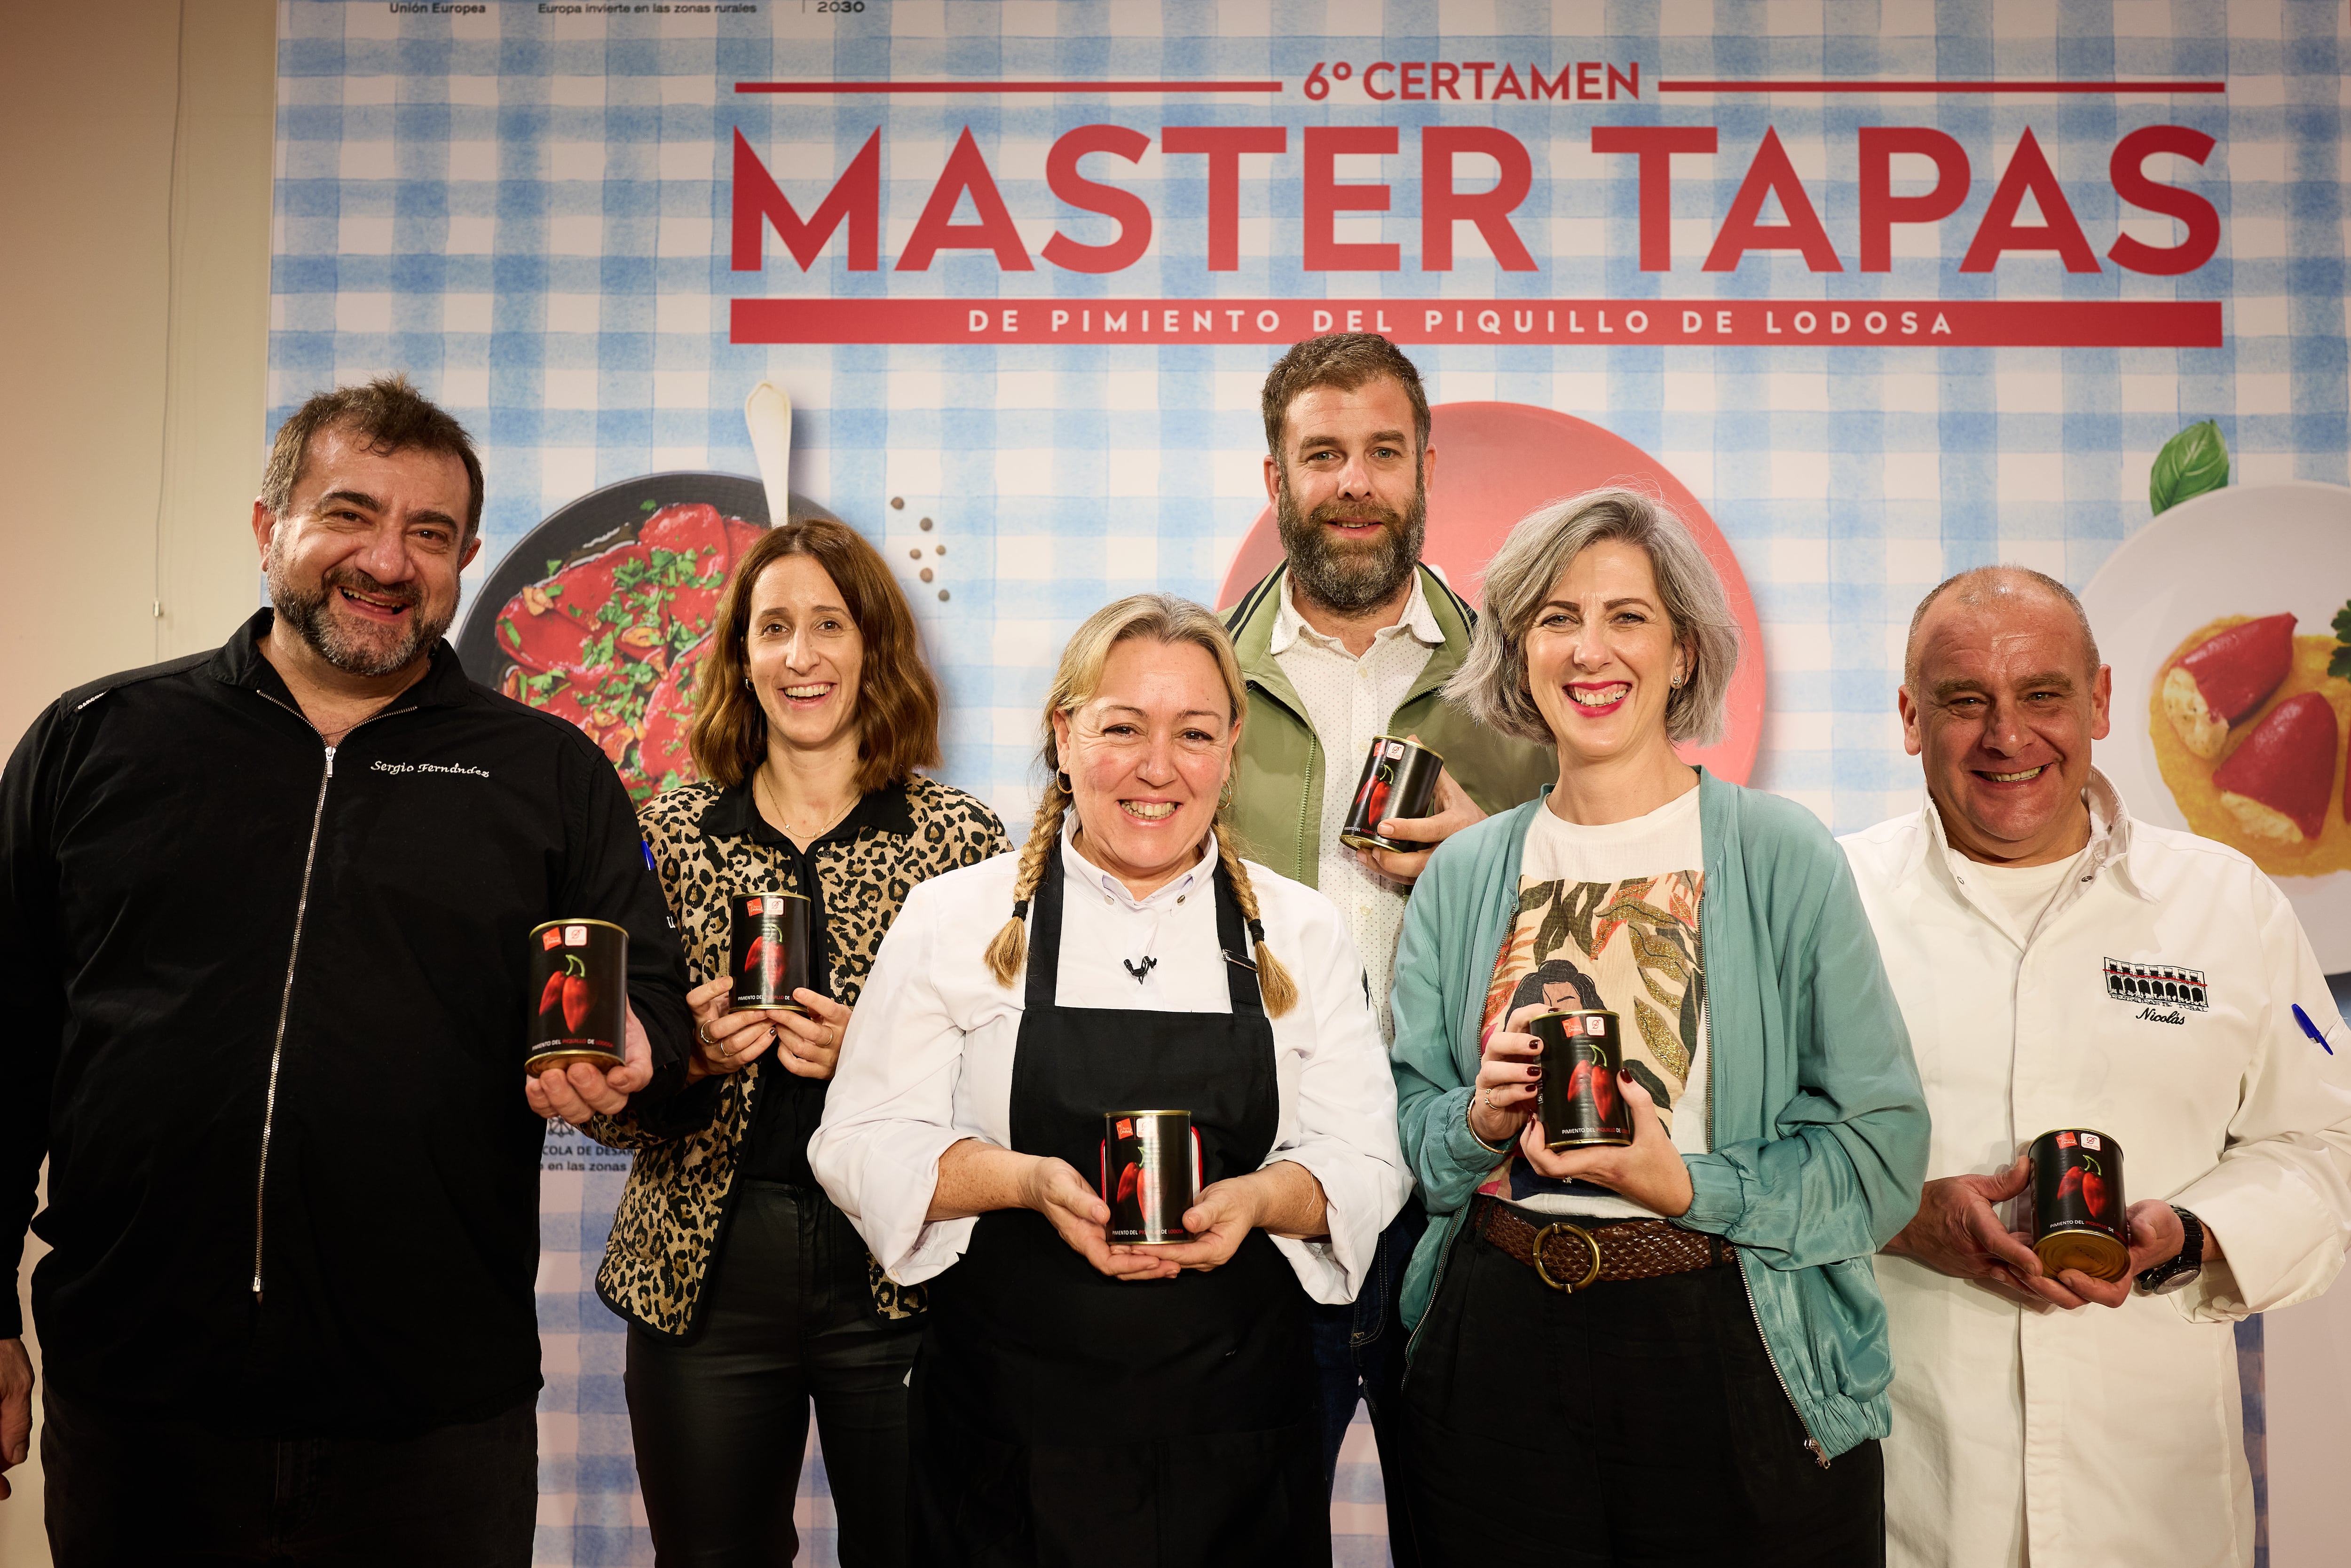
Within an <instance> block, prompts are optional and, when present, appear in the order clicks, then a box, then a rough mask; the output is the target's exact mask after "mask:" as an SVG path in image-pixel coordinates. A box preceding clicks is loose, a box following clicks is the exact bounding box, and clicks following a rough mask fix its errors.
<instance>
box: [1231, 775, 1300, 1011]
mask: <svg viewBox="0 0 2351 1568" xmlns="http://www.w3.org/2000/svg"><path fill="white" fill-rule="evenodd" d="M1217 860H1219V861H1220V862H1223V863H1224V868H1225V875H1226V876H1227V877H1228V878H1229V879H1230V880H1231V882H1232V884H1233V902H1234V903H1236V904H1239V905H1240V906H1241V918H1242V919H1243V920H1244V921H1246V922H1248V924H1249V940H1250V941H1251V942H1252V943H1254V944H1255V945H1256V947H1257V988H1258V991H1259V994H1260V995H1261V996H1263V997H1264V998H1265V1010H1266V1014H1267V1016H1268V1017H1270V1018H1280V1017H1281V1016H1282V1014H1284V1013H1286V1012H1288V1011H1289V1010H1290V1009H1291V1008H1293V1007H1295V1006H1297V1005H1298V982H1297V981H1295V980H1293V979H1291V978H1290V971H1289V970H1287V969H1285V968H1283V967H1281V960H1280V959H1279V958H1277V957H1275V956H1273V950H1272V949H1271V948H1270V947H1268V946H1266V945H1265V922H1264V921H1262V920H1260V919H1259V918H1258V914H1257V889H1255V888H1254V887H1251V886H1250V885H1249V867H1248V866H1246V865H1244V864H1242V863H1241V852H1240V850H1239V849H1238V847H1237V846H1236V845H1235V844H1234V842H1233V832H1232V830H1231V829H1230V828H1228V827H1227V826H1226V825H1225V819H1224V815H1223V813H1222V812H1219V813H1217Z"/></svg>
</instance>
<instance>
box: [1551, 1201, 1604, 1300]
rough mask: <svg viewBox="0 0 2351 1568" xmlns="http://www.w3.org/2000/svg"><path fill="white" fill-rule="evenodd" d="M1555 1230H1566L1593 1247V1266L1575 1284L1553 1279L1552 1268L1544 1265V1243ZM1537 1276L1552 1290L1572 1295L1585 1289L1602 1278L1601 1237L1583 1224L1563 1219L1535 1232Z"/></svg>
mask: <svg viewBox="0 0 2351 1568" xmlns="http://www.w3.org/2000/svg"><path fill="white" fill-rule="evenodd" d="M1554 1230H1564V1231H1566V1232H1567V1233H1568V1234H1569V1235H1571V1236H1573V1237H1574V1238H1575V1239H1577V1240H1578V1241H1581V1242H1583V1244H1584V1245H1585V1246H1586V1247H1588V1248H1590V1249H1592V1267H1591V1268H1589V1269H1587V1270H1584V1272H1583V1279H1581V1280H1578V1281H1575V1283H1573V1285H1571V1284H1569V1283H1568V1282H1567V1281H1564V1280H1554V1279H1552V1277H1551V1270H1549V1269H1546V1268H1544V1267H1543V1244H1544V1243H1545V1242H1547V1241H1549V1240H1550V1239H1551V1233H1552V1231H1554ZM1535 1278H1537V1279H1539V1280H1541V1281H1542V1282H1543V1283H1544V1284H1546V1285H1549V1286H1550V1287H1551V1288H1552V1290H1554V1291H1566V1292H1567V1293H1568V1294H1569V1295H1571V1296H1572V1295H1573V1294H1574V1293H1575V1292H1576V1291H1581V1290H1583V1288H1584V1287H1585V1286H1587V1285H1589V1284H1591V1283H1592V1281H1594V1280H1597V1279H1598V1278H1600V1240H1599V1238H1597V1237H1595V1236H1593V1234H1592V1232H1590V1231H1589V1230H1586V1229H1584V1228H1583V1227H1582V1226H1581V1225H1570V1224H1569V1223H1567V1221H1565V1220H1563V1219H1561V1220H1554V1221H1552V1223H1551V1224H1549V1225H1546V1226H1544V1227H1543V1228H1541V1230H1538V1231H1536V1232H1535Z"/></svg>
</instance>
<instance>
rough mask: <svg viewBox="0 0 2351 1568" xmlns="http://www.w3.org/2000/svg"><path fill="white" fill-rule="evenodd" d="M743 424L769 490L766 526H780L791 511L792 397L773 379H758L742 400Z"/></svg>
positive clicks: (761, 482)
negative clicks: (747, 427)
mask: <svg viewBox="0 0 2351 1568" xmlns="http://www.w3.org/2000/svg"><path fill="white" fill-rule="evenodd" d="M743 423H745V424H747V425H749V426H750V427H751V455H753V456H755V457H757V458H758V460H759V483H760V484H761V485H762V486H765V487H766V489H767V492H768V527H770V528H781V527H783V526H784V524H785V523H786V522H788V521H789V520H790V518H791V512H792V400H791V399H790V398H789V397H788V396H786V395H785V393H784V390H783V388H781V387H779V386H778V385H777V384H776V383H775V382H760V383H759V384H758V386H755V387H753V388H752V389H751V395H750V396H749V397H747V398H745V399H744V400H743Z"/></svg>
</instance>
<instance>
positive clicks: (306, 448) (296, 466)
mask: <svg viewBox="0 0 2351 1568" xmlns="http://www.w3.org/2000/svg"><path fill="white" fill-rule="evenodd" d="M335 425H341V426H344V427H345V428H347V429H349V430H350V432H351V434H354V435H356V436H358V437H359V438H360V440H362V441H364V442H366V443H367V444H368V449H369V450H370V451H371V452H375V453H378V454H381V455H385V456H390V455H392V453H395V452H407V451H412V450H413V451H417V452H442V453H446V454H448V455H451V456H453V457H455V458H456V459H457V461H458V462H460V463H462V464H464V465H465V486H466V497H465V538H467V539H471V538H473V537H474V536H475V534H477V533H479V532H480V531H481V528H482V460H481V459H480V458H479V457H477V456H475V454H474V438H473V437H472V436H470V435H467V434H465V426H464V425H462V424H459V423H457V422H456V421H455V420H454V419H452V418H450V417H449V415H448V414H447V413H444V412H443V411H442V410H441V408H440V407H439V406H437V405H436V404H434V402H432V401H431V400H430V399H428V398H426V397H425V395H424V394H423V392H418V391H417V390H416V389H415V388H414V387H413V386H410V385H409V384H408V378H407V377H406V376H403V375H398V374H394V375H389V376H378V377H376V379H375V380H373V381H371V382H362V383H360V385H358V386H355V387H337V388H336V389H335V390H334V391H332V392H317V393H314V394H312V396H311V398H310V400H309V401H308V402H306V403H304V404H303V405H302V406H301V407H300V408H298V409H296V410H295V411H294V412H293V413H290V414H288V415H287V417H286V423H283V424H281V425H279V426H278V427H277V439H275V440H274V441H272V442H271V443H270V446H269V462H268V463H267V464H266V465H265V466H264V467H263V468H262V470H261V504H262V505H263V506H265V507H268V508H269V511H270V515H271V516H273V517H284V516H285V515H286V508H287V507H288V506H290V505H292V504H293V500H294V486H295V485H296V483H297V482H298V481H299V480H300V479H301V477H302V465H303V464H305V463H307V462H308V461H309V458H310V438H311V437H312V436H314V435H316V434H319V432H320V431H322V430H326V429H328V428H329V427H331V426H335ZM460 542H463V541H460Z"/></svg>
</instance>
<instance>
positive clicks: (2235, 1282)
mask: <svg viewBox="0 0 2351 1568" xmlns="http://www.w3.org/2000/svg"><path fill="white" fill-rule="evenodd" d="M2110 685H2111V680H2110V674H2109V672H2108V671H2107V669H2106V667H2105V665H2103V664H2099V663H2098V653H2097V645H2096V643H2095V640H2094V639H2093V638H2092V636H2091V633H2090V627H2089V623H2088V622H2087V621H2086V619H2085V617H2084V616H2083V613H2082V607H2081V604H2080V602H2079V601H2077V600H2075V599H2074V596H2073V594H2071V593H2070V592H2068V591H2066V590H2065V588H2064V585H2063V584H2061V583H2058V582H2056V581H2055V580H2052V579H2050V578H2047V577H2043V576H2042V575H2041V574H2040V573H2038V572H2033V571H2025V570H2019V569H2015V568H2009V567H1990V568H1983V569H1980V570H1975V571H1970V572H1963V573H1961V574H1960V575H1959V576H1957V577H1955V578H1952V579H1951V580H1949V581H1948V582H1945V583H1944V584H1943V585H1942V586H1940V587H1939V588H1938V589H1936V590H1935V591H1933V592H1932V593H1930V594H1928V596H1927V599H1926V601H1924V602H1923V603H1921V604H1920V605H1919V607H1918V612H1917V616H1916V617H1915V618H1914V619H1913V621H1912V622H1911V627H1910V641H1909V647H1908V650H1907V655H1906V658H1905V669H1904V674H1903V683H1902V689H1901V693H1900V699H1899V704H1900V709H1901V715H1902V727H1903V742H1904V745H1905V747H1907V749H1908V751H1909V752H1910V754H1911V755H1912V756H1915V757H1917V758H1919V759H1920V760H1921V762H1922V764H1923V766H1924V768H1925V771H1926V779H1927V794H1928V800H1927V803H1926V804H1925V805H1924V806H1923V807H1922V809H1921V810H1919V811H1918V812H1917V813H1916V814H1915V815H1912V816H1908V817H1902V818H1897V819H1896V820H1895V821H1889V822H1883V823H1880V824H1879V825H1878V826H1876V827H1875V828H1872V829H1870V830H1869V831H1866V832H1861V833H1855V834H1854V835H1853V836H1851V837H1849V838H1847V839H1845V840H1844V847H1845V852H1846V855H1847V856H1848V857H1849V858H1850V860H1851V861H1852V862H1853V868H1854V874H1855V877H1856V879H1857V880H1858V881H1859V883H1860V886H1861V894H1862V899H1863V902H1864V903H1865V905H1866V906H1867V908H1868V910H1869V915H1870V919H1871V921H1872V923H1873V924H1874V925H1876V931H1877V940H1878V944H1879V946H1880V948H1881V949H1882V950H1883V953H1884V955H1885V959H1886V971H1887V973H1888V974H1889V975H1890V976H1891V977H1892V978H1893V981H1894V987H1895V991H1896V995H1897V996H1898V997H1899V998H1900V999H1901V1003H1902V1010H1903V1013H1904V1016H1905V1018H1906V1019H1907V1022H1908V1024H1909V1027H1910V1039H1911V1045H1912V1048H1913V1049H1914V1050H1915V1051H1916V1052H1917V1061H1918V1071H1919V1075H1920V1076H1921V1078H1922V1079H1923V1080H1924V1081H1925V1082H1926V1086H1927V1103H1928V1109H1929V1110H1930V1111H1931V1112H1932V1113H1933V1117H1934V1139H1933V1145H1932V1152H1931V1154H1930V1155H1929V1159H1928V1170H1927V1175H1928V1181H1927V1186H1926V1190H1925V1194H1924V1196H1923V1197H1922V1199H1921V1201H1920V1203H1919V1207H1918V1215H1917V1218H1916V1219H1914V1220H1912V1221H1911V1223H1910V1225H1909V1226H1908V1228H1906V1229H1905V1230H1903V1232H1902V1233H1901V1234H1900V1235H1898V1236H1896V1238H1895V1239H1894V1240H1893V1241H1891V1242H1889V1243H1888V1244H1887V1246H1886V1250H1885V1253H1884V1254H1882V1255H1881V1256H1879V1258H1878V1259H1877V1260H1876V1264H1877V1280H1878V1285H1879V1288H1880V1289H1881V1291H1883V1292H1884V1294H1885V1297H1886V1312H1887V1316H1888V1319H1889V1321H1890V1323H1891V1328H1892V1339H1893V1347H1894V1355H1895V1381H1894V1390H1893V1396H1894V1432H1893V1436H1892V1437H1889V1438H1887V1439H1886V1445H1885V1452H1886V1529H1887V1534H1888V1543H1889V1548H1890V1560H1891V1562H1892V1563H1895V1564H1896V1565H1911V1568H1926V1565H1934V1568H1944V1565H1949V1568H1996V1565H1998V1564H2001V1563H2011V1564H2021V1563H2028V1562H2029V1563H2033V1564H2045V1563H2064V1564H2065V1565H2066V1568H2099V1565H2105V1564H2115V1565H2127V1568H2153V1565H2156V1564H2173V1563H2179V1564H2191V1563H2192V1564H2198V1565H2199V1568H2200V1565H2207V1564H2220V1563H2227V1564H2246V1565H2248V1568H2249V1565H2250V1564H2251V1563H2252V1560H2253V1493H2252V1479H2251V1476H2250V1473H2249V1471H2248V1470H2247V1468H2246V1464H2245V1456H2244V1443H2243V1432H2242V1422H2241V1414H2240V1406H2239V1404H2238V1389H2237V1363H2236V1349H2235V1343H2234V1336H2233V1335H2232V1333H2231V1323H2233V1322H2235V1321H2236V1320H2237V1319H2239V1318H2241V1317H2244V1316H2245V1315H2247V1314H2248V1313H2252V1312H2262V1311H2265V1310H2267V1309H2269V1308H2272V1307H2282V1306H2287V1305H2290V1304H2292V1303H2294V1302H2295V1301H2305V1300H2308V1299H2309V1298H2310V1297H2313V1296H2315V1295H2317V1294H2318V1293H2319V1292H2320V1291H2324V1290H2325V1289H2326V1287H2327V1285H2328V1283H2329V1282H2330V1281H2333V1280H2334V1278H2335V1274H2336V1272H2337V1271H2338V1270H2340V1269H2341V1268H2342V1266H2343V1258H2344V1249H2345V1247H2346V1241H2351V1051H2346V1054H2345V1055H2342V1056H2335V1055H2330V1054H2329V1048H2328V1046H2327V1045H2326V1044H2324V1043H2322V1042H2321V1040H2319V1039H2318V1038H2315V1037H2316V1036H2325V1038H2326V1039H2327V1040H2332V1042H2333V1044H2334V1046H2335V1047H2336V1048H2345V1047H2346V1044H2351V1035H2346V1030H2344V1027H2343V1021H2342V1019H2341V1017H2340V1016H2339V1015H2338V1014H2337V1012H2336V1010H2335V1005H2334V1003H2333V1002H2332V1001H2331V1000H2330V999H2329V997H2328V994H2327V988H2326V981H2325V977H2324V976H2323V975H2322V974H2321V973H2320V971H2319V967H2318V963H2317V960H2316V958H2315V957H2314V956H2313V955H2312V953H2311V948H2310V943H2309V940H2308V939H2307V938H2306V937H2305V936H2304V935H2303V931H2302V926H2301V925H2300V923H2299V922H2298V921H2296V919H2295V918H2294V911H2293V909H2292V907H2291V906H2290V905H2289V904H2287V903H2286V901H2285V898H2284V896H2283V894H2280V892H2279V891H2278V889H2277V887H2276V886H2275V885H2274V884H2273V883H2271V881H2270V880H2269V879H2268V878H2267V877H2266V876H2264V875H2262V873H2261V871H2260V870H2259V869H2257V868H2256V867H2255V866H2254V865H2253V864H2252V862H2251V861H2249V860H2247V859H2246V858H2245V857H2244V856H2243V855H2241V854H2239V853H2238V852H2236V851H2234V850H2231V849H2229V848H2226V847H2224V846H2223V845H2220V844H2217V843H2214V842H2212V841H2210V840H2208V839H2201V838H2198V837H2196V836H2194V835H2193V834H2189V833H2184V832H2174V831H2168V830H2166V829H2162V828H2158V827H2154V826H2151V825H2149V824H2147V823H2146V822H2143V821H2133V820H2132V819H2131V817H2130V816H2129V814H2128V812H2127V810H2126V808H2125V804H2124V802H2123V801H2122V800H2120V799H2119V798H2118V797H2117V796H2116V792H2115V789H2114V787H2113V786H2112V785H2111V784H2109V783H2108V782H2107V781H2106V779H2105V778H2104V777H2103V776H2102V775H2100V774H2099V773H2098V772H2097V771H2096V770H2095V768H2092V767H2091V765H2090V752H2091V743H2092V742H2093V741H2095V740H2098V739H2101V738H2103V737H2105V734H2106V733H2107V727H2108V714H2107V707H2108V701H2109V697H2110V695H2111V692H2110ZM2123 706H2124V708H2125V711H2126V714H2127V715H2128V717H2127V719H2126V722H2129V723H2134V724H2143V723H2145V722H2147V720H2146V718H2145V715H2146V713H2147V704H2146V697H2145V695H2144V694H2140V693H2129V694H2126V695H2125V698H2124V704H2123ZM2297 1003H2298V1004H2300V1007H2301V1009H2302V1011H2303V1012H2304V1014H2306V1015H2307V1017H2308V1019H2309V1027H2308V1028H2307V1029H2305V1028H2304V1025H2303V1023H2302V1022H2301V1021H2300V1020H2299V1019H2297V1018H2296V1016H2295V1013H2294V1005H2295V1004H2297ZM2060 1127H2091V1128H2095V1129H2097V1130H2098V1131H2099V1132H2101V1133H2104V1134H2106V1135H2107V1136H2108V1137H2109V1138H2110V1139H2111V1140H2112V1141H2114V1142H2115V1143H2116V1144H2118V1145H2120V1146H2121V1149H2122V1151H2123V1154H2124V1159H2123V1165H2122V1183H2123V1193H2124V1196H2125V1197H2126V1198H2130V1199H2133V1200H2134V1201H2133V1202H2132V1203H2131V1205H2130V1209H2129V1217H2130V1224H2131V1240H2132V1247H2131V1258H2130V1265H2129V1266H2130V1270H2131V1275H2130V1276H2126V1278H2125V1279H2123V1280H2122V1281H2119V1282H2116V1283H2113V1284H2107V1283H2105V1282H2103V1281H2096V1280H2093V1279H2090V1278H2089V1277H2088V1276H2086V1275H2084V1274H2082V1273H2080V1272H2079V1271H2078V1270H2067V1271H2066V1272H2064V1274H2062V1275H2059V1276H2058V1277H2056V1278H2054V1279H2051V1278H2047V1277H2044V1275H2043V1271H2042V1270H2041V1266H2040V1262H2039V1260H2038V1259H2037V1258H2036V1257H2035V1256H2034V1254H2033V1251H2032V1246H2031V1239H2030V1238H2029V1237H2026V1236H2023V1235H2022V1234H2021V1233H2019V1234H2011V1231H2010V1230H2009V1228H2008V1227H2007V1223H2006V1219H2005V1218H2004V1217H2003V1214H2004V1210H2005V1208H2006V1206H2007V1200H2008V1199H2011V1198H2012V1197H2015V1196H2016V1195H2017V1194H2018V1193H2020V1192H2022V1190H2023V1188H2024V1186H2025V1184H2026V1181H2027V1176H2028V1173H2027V1166H2026V1164H2025V1162H2024V1161H2023V1160H2022V1157H2021V1156H2022V1152H2023V1150H2024V1149H2025V1147H2026V1146H2027V1145H2029V1144H2030V1143H2031V1142H2032V1139H2033V1138H2035V1137H2037V1136H2038V1135H2040V1134H2042V1133H2043V1132H2044V1131H2047V1130H2050V1129H2052V1128H2060Z"/></svg>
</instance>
